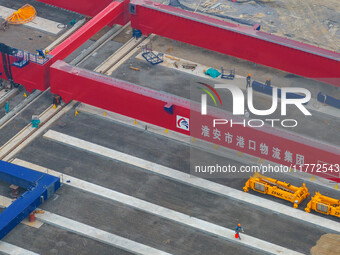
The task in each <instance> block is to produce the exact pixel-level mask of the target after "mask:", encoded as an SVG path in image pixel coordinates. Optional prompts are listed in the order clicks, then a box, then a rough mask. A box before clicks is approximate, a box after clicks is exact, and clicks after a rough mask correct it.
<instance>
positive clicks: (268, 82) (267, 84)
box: [265, 78, 271, 86]
mask: <svg viewBox="0 0 340 255" xmlns="http://www.w3.org/2000/svg"><path fill="white" fill-rule="evenodd" d="M265 84H266V86H270V85H271V81H270V79H269V78H268V79H267V80H266V83H265Z"/></svg>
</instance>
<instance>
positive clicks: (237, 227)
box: [235, 223, 244, 240]
mask: <svg viewBox="0 0 340 255" xmlns="http://www.w3.org/2000/svg"><path fill="white" fill-rule="evenodd" d="M240 231H242V233H243V232H244V231H243V228H242V227H241V224H240V223H239V224H237V226H236V229H235V238H238V239H240V240H241V236H240Z"/></svg>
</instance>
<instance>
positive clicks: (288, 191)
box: [243, 173, 309, 208]
mask: <svg viewBox="0 0 340 255" xmlns="http://www.w3.org/2000/svg"><path fill="white" fill-rule="evenodd" d="M249 189H252V190H254V191H257V192H260V193H263V194H268V195H272V196H274V197H278V198H281V199H284V200H287V201H289V202H291V203H293V204H294V208H297V207H298V205H299V204H300V203H301V202H302V201H303V200H304V199H305V198H307V197H308V196H309V193H308V189H307V187H306V185H305V184H304V183H303V184H302V187H295V186H293V185H291V184H289V183H286V182H281V181H278V180H276V179H272V178H269V177H266V176H263V175H260V174H259V173H255V174H254V176H250V178H249V180H248V181H247V182H246V184H245V186H244V187H243V190H244V191H245V192H248V191H249Z"/></svg>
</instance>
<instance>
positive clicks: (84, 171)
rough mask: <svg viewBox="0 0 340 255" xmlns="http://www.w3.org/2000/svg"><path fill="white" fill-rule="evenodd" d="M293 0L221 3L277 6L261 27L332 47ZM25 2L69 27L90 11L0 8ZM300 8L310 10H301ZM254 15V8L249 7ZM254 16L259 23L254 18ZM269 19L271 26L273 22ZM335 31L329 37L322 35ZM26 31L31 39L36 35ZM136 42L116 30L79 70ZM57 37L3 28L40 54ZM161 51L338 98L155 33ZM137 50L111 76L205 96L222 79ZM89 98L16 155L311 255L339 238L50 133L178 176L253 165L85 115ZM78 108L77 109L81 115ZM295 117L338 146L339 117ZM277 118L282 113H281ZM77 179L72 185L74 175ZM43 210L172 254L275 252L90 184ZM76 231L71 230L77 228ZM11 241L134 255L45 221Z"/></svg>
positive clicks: (0, 112) (24, 120)
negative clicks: (201, 168) (200, 167)
mask: <svg viewBox="0 0 340 255" xmlns="http://www.w3.org/2000/svg"><path fill="white" fill-rule="evenodd" d="M182 2H183V4H186V5H187V6H188V7H190V8H193V6H194V5H195V3H194V2H193V1H189V0H187V1H181V3H182ZM290 2H291V3H292V2H293V1H287V2H286V3H283V2H282V1H249V2H247V3H240V4H239V6H237V3H232V2H228V1H225V3H224V4H225V5H230V6H231V5H232V6H233V8H232V9H231V10H236V9H237V10H238V11H237V12H236V11H235V13H236V14H238V15H241V14H240V10H241V7H242V6H244V7H245V12H246V11H247V10H251V9H252V8H251V7H254V6H259V7H256V8H260V9H259V10H257V12H261V13H262V12H263V13H264V12H265V11H266V9H265V8H270V9H272V13H271V14H266V16H267V15H268V18H265V17H264V16H263V21H264V26H263V27H264V28H263V29H264V30H265V31H266V29H269V31H270V32H273V31H274V27H276V33H277V34H285V33H284V32H282V31H278V29H279V28H280V27H281V28H282V27H284V28H285V29H287V30H288V29H291V32H290V34H291V36H290V37H292V38H295V39H301V38H305V40H306V41H308V42H311V40H312V38H314V39H315V40H318V41H317V43H320V45H323V43H326V41H325V40H326V39H323V38H322V36H317V35H316V33H315V30H312V32H311V33H310V34H308V33H307V32H306V33H303V34H302V33H301V31H302V28H303V27H302V26H303V22H305V21H306V19H305V17H306V16H307V15H309V13H308V10H310V9H309V8H307V9H306V5H307V0H304V1H303V2H302V3H300V4H298V3H297V2H294V4H295V5H291V6H288V3H290ZM332 2H334V5H333V7H334V8H330V7H329V6H330V4H331V3H332ZM24 3H30V4H32V5H34V7H36V9H37V11H38V15H41V16H42V17H44V18H47V19H51V20H53V21H56V22H60V23H62V24H67V23H68V22H70V21H71V20H72V19H75V20H76V21H78V20H80V19H81V18H82V17H81V16H80V15H78V14H75V13H72V12H68V11H63V10H60V9H58V8H53V7H51V6H48V5H45V4H42V3H39V2H36V1H32V0H27V1H22V0H16V1H6V0H0V5H2V6H6V7H9V8H13V9H16V8H19V7H21V6H22V5H23V4H24ZM202 3H203V1H202ZM216 3H217V2H216ZM318 5H320V6H321V3H319V2H316V1H315V2H314V1H313V4H312V3H310V4H308V6H310V8H311V9H312V10H313V11H314V12H315V11H316V10H318V13H319V14H320V15H319V16H318V17H319V20H320V21H323V20H324V17H326V16H327V15H328V14H327V12H326V10H329V13H334V12H335V11H339V10H340V7H337V6H338V3H337V2H336V1H333V0H329V1H327V3H322V6H324V7H322V9H317V6H318ZM293 6H296V8H293ZM0 8H1V6H0ZM302 9H305V10H306V11H305V12H302ZM283 10H286V15H287V16H284V15H282V16H280V18H279V20H280V22H279V23H277V22H274V23H271V22H270V19H274V17H275V16H277V14H278V13H281V14H282V13H283ZM268 11H270V10H268ZM293 12H294V13H295V12H297V13H300V14H301V17H302V18H297V20H299V22H300V19H301V22H300V23H298V24H300V26H301V28H300V26H296V27H294V29H293V26H294V22H292V19H291V18H288V17H289V16H290V15H293ZM324 13H325V14H324ZM321 14H324V15H325V16H322V15H321ZM247 15H255V14H254V13H253V12H251V13H249V14H247ZM302 15H305V16H302ZM269 16H270V17H269ZM332 17H333V18H332ZM332 17H330V19H331V18H332V20H335V21H336V22H333V23H332V24H333V29H331V30H328V32H327V33H329V35H332V36H333V39H334V41H333V42H334V43H336V40H338V38H337V36H340V35H338V33H339V30H336V31H335V28H337V29H338V28H339V22H338V21H337V18H338V17H337V16H332ZM258 18H260V17H258ZM261 18H262V17H261ZM252 20H253V21H256V22H257V21H258V20H256V18H254V19H252ZM291 22H292V24H290V25H289V27H288V26H287V27H286V25H287V24H288V23H291ZM315 22H316V21H315ZM269 24H271V26H269ZM320 24H321V23H318V24H317V26H321V25H320ZM266 25H268V26H267V28H266ZM305 30H306V31H307V30H310V27H309V23H308V22H307V23H305ZM105 31H108V28H105V29H104V30H103V31H101V33H99V35H97V36H95V37H93V38H92V39H91V40H89V41H87V42H86V43H85V44H84V45H83V46H81V47H80V48H79V49H77V50H76V51H75V52H74V53H73V54H71V55H70V56H69V57H68V58H67V59H66V61H67V62H69V63H70V62H71V61H72V60H73V59H74V58H75V57H77V56H79V55H80V54H81V53H82V52H84V51H85V50H86V49H87V48H88V47H89V46H91V45H93V44H94V43H95V42H96V40H98V39H99V38H100V35H103V34H104V33H105ZM334 31H335V32H334ZM274 32H275V31H274ZM325 33H326V32H325ZM39 35H41V37H39ZM329 35H326V34H323V36H324V37H325V38H327V36H329ZM29 38H33V41H32V40H30V39H29ZM130 38H131V28H127V29H125V30H124V31H123V32H122V33H120V34H119V36H117V37H115V38H114V39H112V40H110V41H109V42H107V43H106V44H105V45H104V46H103V47H102V48H100V49H99V50H98V51H95V52H94V53H92V54H91V55H90V56H89V57H88V58H87V59H86V60H85V61H83V62H82V63H81V64H79V66H80V67H82V68H86V69H88V70H94V69H95V68H96V67H98V66H99V65H100V64H101V63H102V62H104V61H105V60H106V59H107V58H108V57H109V56H110V55H111V54H113V53H114V52H116V51H117V50H118V49H119V48H120V47H121V46H123V45H124V44H125V43H126V42H128V40H129V39H130ZM55 39H56V37H53V36H50V35H48V34H44V33H41V32H39V31H34V30H31V29H28V28H25V27H23V26H20V27H14V26H10V28H9V30H7V31H6V32H2V31H0V42H3V43H6V44H8V45H11V46H13V47H18V48H21V49H25V50H28V51H32V52H34V51H35V50H36V49H39V48H45V47H47V46H48V45H49V44H50V43H52V42H53V41H54V40H55ZM301 40H302V39H301ZM33 42H34V43H33ZM334 43H332V44H330V45H328V46H329V47H328V48H331V49H335V50H339V47H338V48H336V46H335V45H334ZM152 47H153V49H154V50H155V51H159V52H163V53H166V54H169V55H172V56H175V57H180V58H182V59H186V60H189V61H193V62H195V63H198V64H200V65H205V66H209V67H213V68H217V69H219V68H220V67H221V66H223V67H225V68H226V69H229V68H235V70H236V74H237V75H240V76H246V75H247V74H248V73H251V74H252V77H253V79H255V80H259V81H265V80H266V78H268V77H270V78H271V79H272V83H273V85H274V86H278V87H286V86H287V87H288V86H295V87H305V88H308V89H309V90H310V91H311V92H312V97H314V98H315V97H316V95H317V93H318V92H319V91H321V92H322V93H327V94H330V95H333V96H336V97H339V96H340V92H339V89H338V88H335V87H332V86H330V85H326V84H322V83H319V82H316V81H312V80H308V79H304V78H301V77H297V76H294V75H292V74H288V73H285V72H282V71H279V70H275V69H272V68H268V67H264V66H260V65H255V64H254V63H250V62H247V61H244V60H240V59H236V58H233V57H230V56H226V55H222V54H218V53H215V52H212V51H208V50H205V49H201V48H198V47H194V46H192V45H187V44H184V43H180V42H176V41H172V40H169V39H166V38H162V37H159V36H155V37H154V38H153V39H152ZM169 48H171V52H169ZM140 52H141V49H139V50H138V51H137V52H136V53H135V54H134V55H133V56H132V57H130V58H129V59H128V60H127V61H126V62H124V63H123V64H122V65H121V66H120V67H119V68H118V69H116V70H115V71H114V72H113V74H112V76H113V77H116V78H118V79H122V80H126V81H129V82H132V83H135V84H138V85H141V86H145V87H149V88H152V89H155V90H160V91H165V92H167V93H170V94H174V95H177V96H180V97H184V98H190V99H193V100H198V99H197V94H195V93H194V92H193V91H192V90H191V89H190V87H191V86H192V85H193V84H195V83H196V82H197V81H201V82H206V83H207V84H210V85H213V84H215V81H214V80H212V79H210V78H202V77H199V76H196V75H190V74H187V73H184V72H181V71H178V70H176V69H175V68H167V67H163V66H152V65H151V64H149V63H147V62H146V61H143V60H140V59H138V58H136V56H137V55H138V54H139V53H140ZM131 66H132V67H137V68H140V71H135V70H132V69H130V67H131ZM219 83H220V82H219ZM244 87H245V83H244ZM24 93H26V94H27V95H29V93H27V92H26V91H25V89H24V88H22V87H21V88H20V89H19V91H18V92H17V94H16V95H15V96H14V97H12V98H11V99H10V100H9V103H10V110H12V109H13V108H14V107H15V106H16V105H18V104H19V103H20V102H22V101H23V100H25V97H24ZM192 93H194V94H192ZM255 102H256V104H255V106H258V107H259V108H263V109H266V108H269V106H270V103H271V102H270V101H269V99H268V98H266V97H265V96H261V95H260V94H258V93H256V94H255ZM51 104H52V94H51V93H50V92H49V91H47V92H45V93H44V94H43V95H42V96H40V97H38V98H37V99H36V100H35V101H34V102H33V103H32V104H30V105H28V106H27V108H25V109H24V110H23V111H22V112H21V113H20V114H18V115H17V116H15V118H13V119H12V120H11V121H10V122H9V123H8V124H6V125H5V126H3V127H0V147H1V146H3V145H4V144H5V143H6V142H8V141H9V140H10V139H11V138H12V137H14V136H15V135H16V134H17V133H18V132H19V131H20V130H22V129H23V128H25V126H27V125H30V122H31V119H32V115H40V114H41V113H43V112H44V111H45V110H46V109H47V108H48V107H50V106H51ZM81 105H83V104H76V105H75V106H74V107H73V108H72V109H71V110H69V111H68V112H67V113H65V114H64V115H62V116H61V117H60V118H59V119H58V120H56V121H55V122H54V123H53V124H52V125H51V126H49V127H48V128H46V130H44V131H43V132H42V134H40V135H38V136H37V137H36V138H35V139H33V140H32V141H31V142H30V143H29V145H28V146H26V147H24V149H22V150H21V151H20V152H19V153H17V154H16V155H15V157H14V158H15V159H20V160H23V161H26V162H30V163H33V164H36V165H39V166H41V167H43V168H46V169H51V170H55V171H57V172H59V173H61V174H64V175H69V176H72V177H75V178H78V179H81V180H84V181H87V182H89V183H92V184H96V185H98V186H100V187H103V188H106V189H109V190H113V191H115V192H119V193H122V194H125V195H128V196H130V197H132V198H138V199H141V200H143V201H147V202H150V203H151V204H153V205H159V206H162V207H165V208H168V209H171V210H174V211H176V212H180V213H183V214H185V215H189V216H190V217H192V218H198V219H201V220H204V221H206V222H209V223H214V224H216V225H218V226H222V227H224V228H227V229H230V230H232V231H234V229H235V226H236V224H237V223H241V224H242V226H243V227H244V229H245V233H244V234H246V235H249V236H252V237H256V238H258V239H259V240H262V241H266V242H268V243H272V244H275V245H279V246H282V247H285V248H288V249H290V250H293V251H296V252H300V253H302V254H310V253H311V249H312V248H313V247H314V246H315V245H316V244H317V242H318V240H319V239H320V238H321V240H320V241H319V244H325V243H326V245H330V243H332V242H333V240H338V239H337V236H338V234H339V232H336V231H332V230H330V229H327V228H324V227H321V225H315V224H312V223H310V222H308V221H306V220H304V221H303V220H299V219H297V218H294V217H289V216H286V215H284V214H282V213H281V212H280V211H276V210H275V208H274V207H273V208H272V209H270V210H268V209H266V208H264V207H262V205H261V204H259V205H254V204H250V203H247V202H245V201H243V200H239V199H235V198H232V197H228V196H222V195H221V194H216V193H213V192H208V191H207V190H205V189H203V188H200V187H195V186H193V185H188V184H186V183H184V182H182V181H179V180H176V179H174V178H171V177H165V176H163V175H161V174H157V173H152V172H150V171H147V170H146V169H143V168H141V167H136V166H134V165H132V164H128V163H124V162H122V161H119V160H117V159H115V156H116V154H115V153H112V157H107V156H104V155H101V154H100V153H93V152H92V153H91V152H89V151H88V150H87V149H86V148H80V147H75V146H72V145H71V144H65V143H60V142H57V141H56V140H53V139H49V138H47V137H46V136H44V135H46V134H47V133H49V132H51V131H56V132H59V133H62V134H65V135H69V136H71V137H75V138H79V139H82V140H85V141H87V142H90V143H93V144H96V145H101V146H103V147H106V148H108V149H112V150H116V151H118V152H122V153H124V154H127V155H131V156H135V157H138V158H141V159H144V160H146V161H148V162H150V164H151V163H156V164H159V165H161V166H166V167H169V168H171V169H172V170H173V171H175V170H178V171H180V172H181V173H190V164H191V163H192V161H195V160H200V161H201V162H205V163H206V164H209V162H213V163H215V164H216V163H220V164H231V165H234V166H236V167H237V168H240V166H241V165H251V164H252V163H251V162H250V161H248V158H247V157H246V155H242V156H241V157H238V156H235V157H231V156H230V155H229V154H225V155H223V152H221V151H220V148H217V149H214V147H213V145H207V146H206V147H204V148H197V147H195V146H194V145H193V144H192V143H187V142H184V141H183V140H180V139H174V138H173V137H171V136H170V135H168V134H165V133H163V135H159V134H157V133H154V132H153V131H152V130H151V129H141V128H138V127H137V125H136V126H134V125H132V124H131V123H133V120H129V121H130V122H131V123H122V122H119V121H117V120H115V119H112V118H109V117H106V116H104V115H103V113H104V110H101V109H97V113H90V112H87V111H86V110H82V109H83V108H82V107H80V106H81ZM318 106H319V107H320V108H322V107H324V106H323V105H318ZM85 107H86V106H85ZM224 109H226V110H229V111H230V110H231V102H228V103H226V106H225V108H224ZM76 110H77V113H78V114H75V113H76ZM311 111H312V110H311ZM288 112H290V114H291V115H290V116H289V117H292V118H295V119H297V120H298V121H299V125H298V126H297V128H295V129H294V130H293V131H294V132H296V133H299V134H301V135H303V136H306V137H311V138H313V139H317V140H320V141H322V142H324V143H329V144H332V145H334V146H340V137H339V135H338V134H339V127H340V119H339V117H336V116H334V114H327V113H323V112H320V111H314V110H313V111H312V114H313V122H312V121H310V120H309V119H308V118H305V117H304V116H302V114H300V113H299V112H298V110H297V109H294V108H288ZM332 113H333V112H332ZM276 114H277V113H276ZM275 116H276V115H275V114H274V115H273V116H272V117H275ZM4 117H5V110H4V107H3V105H2V106H1V109H0V120H1V118H4ZM236 155H237V152H236ZM15 162H16V161H15ZM27 167H29V165H27ZM172 170H171V171H172ZM46 171H47V170H46ZM193 178H195V177H193ZM275 178H277V179H280V180H282V181H286V182H289V183H291V184H292V185H296V186H301V184H302V182H303V181H305V182H306V185H307V186H308V189H309V192H310V193H311V194H312V195H314V192H316V191H320V192H321V193H322V194H324V195H327V196H330V197H334V198H338V199H339V198H340V192H339V190H337V189H335V188H333V187H334V184H333V183H332V182H329V181H326V183H327V185H319V184H318V183H317V182H315V181H313V180H311V179H310V177H308V178H307V180H306V179H304V180H302V179H300V178H299V176H294V175H287V174H276V175H275ZM209 180H210V181H212V182H214V183H216V185H217V184H222V185H224V186H226V187H230V188H232V189H234V190H237V191H242V192H243V190H242V188H243V187H244V185H245V182H246V181H247V177H246V176H244V177H242V178H209ZM69 184H72V182H71V183H69ZM326 186H327V187H326ZM249 193H250V194H252V195H254V196H257V197H258V198H259V199H260V198H265V199H266V200H268V201H270V202H272V203H273V205H276V204H279V205H285V206H289V207H293V205H292V204H291V203H289V202H287V201H284V200H280V199H278V198H275V197H271V196H267V195H263V194H260V193H256V192H252V191H250V192H249ZM244 194H245V196H246V195H247V193H244ZM0 195H1V196H5V197H9V184H6V183H3V182H0ZM0 200H1V199H0ZM307 202H308V200H306V201H304V202H303V203H301V204H300V206H299V208H298V209H295V210H296V211H297V212H303V211H304V208H305V206H306V204H307ZM0 203H1V201H0ZM41 209H43V210H46V211H48V212H52V213H54V214H57V215H60V216H62V217H65V218H67V219H72V220H74V221H76V222H80V223H83V224H86V225H88V226H91V227H94V228H95V229H97V230H103V231H106V232H108V233H111V234H115V235H117V236H121V237H124V238H127V239H129V240H132V241H135V242H138V243H141V244H144V245H147V246H150V247H153V248H155V249H158V250H160V251H165V252H168V253H171V254H183V255H187V254H221V255H222V254H223V255H225V254H242V255H243V254H244V255H246V254H249V255H250V254H264V253H268V251H266V250H261V249H255V248H254V247H250V246H247V243H246V242H247V238H244V239H242V240H236V239H235V238H234V236H233V234H232V235H231V236H225V237H223V238H222V237H221V236H216V235H213V234H211V233H210V232H208V231H204V230H202V229H197V228H194V227H190V226H188V225H184V224H181V223H180V221H173V220H170V219H167V218H165V217H159V216H157V215H155V213H154V212H146V211H145V210H142V209H141V208H135V207H132V206H129V205H128V204H127V203H125V202H118V201H115V200H114V199H113V198H112V199H111V198H104V197H103V194H101V193H94V192H93V191H92V190H90V189H89V190H88V191H84V190H81V189H79V188H75V187H73V186H71V185H68V184H67V183H65V184H63V185H62V186H61V188H60V189H59V190H58V191H57V192H56V194H54V195H53V197H51V198H50V199H49V200H47V201H46V202H45V203H44V204H42V206H41ZM307 215H315V216H319V217H320V218H319V219H320V224H322V223H323V221H324V220H327V221H331V222H333V223H334V224H335V225H336V224H339V223H340V218H336V217H333V216H326V215H321V214H317V213H315V212H311V213H310V214H307V213H306V217H307ZM69 227H70V228H72V227H73V226H69ZM95 234H96V232H94V235H95ZM329 234H331V235H332V236H333V235H334V236H335V237H332V236H331V237H332V238H330V236H329ZM98 236H99V237H98ZM241 237H242V233H241ZM329 240H331V241H329ZM2 241H4V242H7V243H10V244H13V245H15V246H18V247H22V248H24V249H27V250H29V251H32V252H36V253H38V254H46V255H57V254H88V255H92V254H95V253H97V254H108V255H109V254H122V255H123V254H133V253H130V252H129V251H126V249H124V248H117V247H115V246H114V245H112V244H109V243H105V242H104V241H103V240H101V236H100V235H99V234H98V235H97V236H96V238H94V237H93V238H89V237H84V236H83V235H81V234H77V233H75V232H74V231H70V230H68V229H66V228H64V227H62V226H60V225H58V224H47V223H44V224H43V225H42V226H41V227H40V228H35V227H30V226H28V225H26V224H19V225H18V226H17V227H16V228H15V229H14V230H12V231H11V232H10V233H9V234H8V235H7V236H6V237H5V238H4V239H3V240H2ZM0 248H1V244H0ZM313 251H314V252H313ZM317 251H318V249H317V248H313V250H312V254H318V253H317ZM272 253H274V254H275V251H272Z"/></svg>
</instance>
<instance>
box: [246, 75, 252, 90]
mask: <svg viewBox="0 0 340 255" xmlns="http://www.w3.org/2000/svg"><path fill="white" fill-rule="evenodd" d="M250 82H251V74H248V76H247V86H246V88H248V87H251V84H250Z"/></svg>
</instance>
